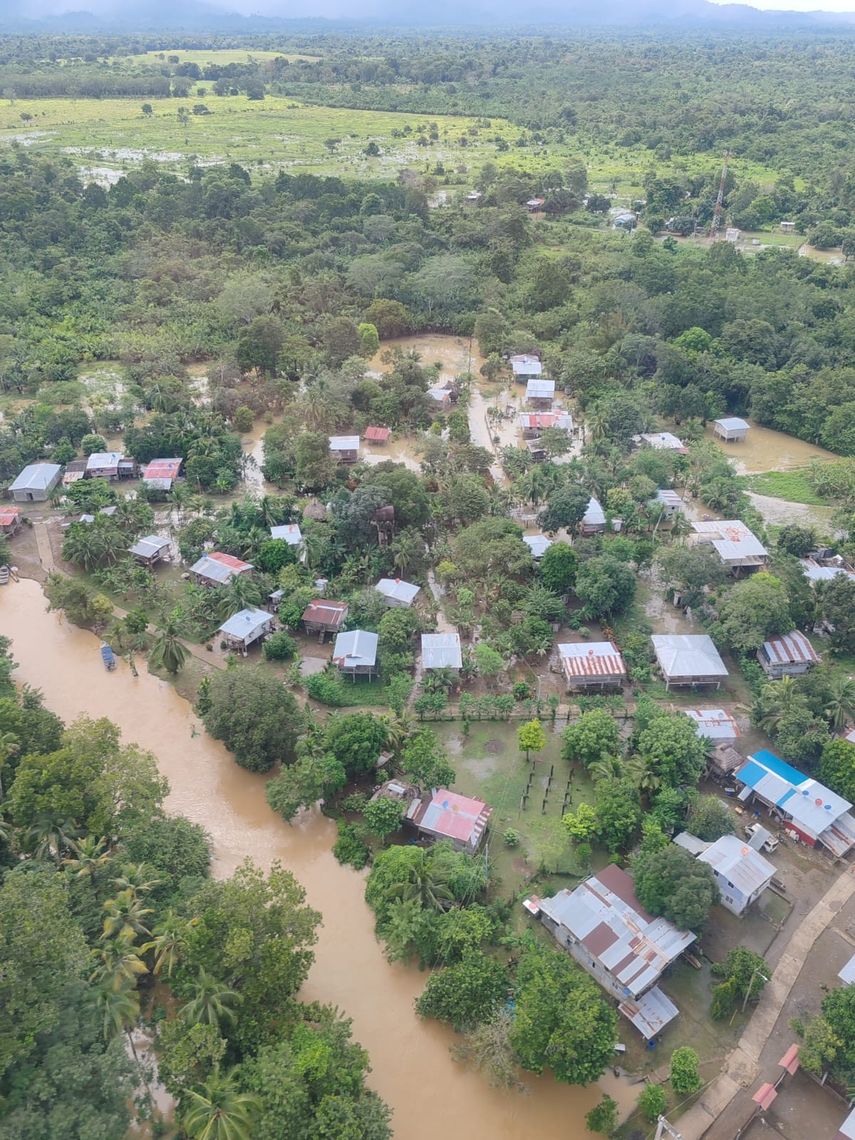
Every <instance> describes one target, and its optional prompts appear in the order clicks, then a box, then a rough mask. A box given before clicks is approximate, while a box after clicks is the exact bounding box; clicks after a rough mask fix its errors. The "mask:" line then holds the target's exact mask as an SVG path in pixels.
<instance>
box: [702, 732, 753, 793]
mask: <svg viewBox="0 0 855 1140" xmlns="http://www.w3.org/2000/svg"><path fill="white" fill-rule="evenodd" d="M744 763H745V757H744V756H743V755H742V753H741V752H738V751H737V750H736V749H735V748H734V747H733V745H732V744H731V743H729V742H728V741H721V742H720V743H719V744H716V746H715V748H713V750H712V752H711V753H710V754H709V756H708V757H707V775H708V776H709V777H710V779H712V780H718V781H719V783H722V782H723V781H725V780H730V779H731V777H732V776H733V773H734V772H735V771H736V770H737V768H741V767H742V765H743V764H744Z"/></svg>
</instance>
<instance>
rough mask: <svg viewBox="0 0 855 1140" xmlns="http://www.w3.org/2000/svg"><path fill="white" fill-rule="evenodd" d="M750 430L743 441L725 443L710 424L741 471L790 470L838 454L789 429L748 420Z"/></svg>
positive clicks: (716, 441)
mask: <svg viewBox="0 0 855 1140" xmlns="http://www.w3.org/2000/svg"><path fill="white" fill-rule="evenodd" d="M748 423H749V424H750V425H751V430H750V431H749V432H748V435H747V437H746V439H745V440H744V441H743V442H742V443H725V442H724V440H722V439H719V437H718V436H717V435H713V430H712V425H711V424H708V425H707V435H708V437H709V438H710V439H712V441H713V443H714V444H715V445H716V447H718V448H719V450H721V451H723V452H724V454H725V455H726V456H727V457H728V459H732V460H733V464H734V467H735V468H736V471H737V473H738V474H739V475H756V474H759V473H760V472H761V471H791V470H793V468H796V467H807V466H808V464H809V463H810V462H811V461H812V460H814V459H826V460H831V459H837V458H839V457H838V456H836V455H835V454H834V453H833V452H831V451H826V450H825V448H824V447H818V446H817V445H816V444H814V443H808V442H807V441H806V440H803V439H796V437H795V436H794V435H787V434H786V432H782V431H773V430H772V429H771V428H766V427H761V426H760V425H759V424H757V423H755V422H754V420H748Z"/></svg>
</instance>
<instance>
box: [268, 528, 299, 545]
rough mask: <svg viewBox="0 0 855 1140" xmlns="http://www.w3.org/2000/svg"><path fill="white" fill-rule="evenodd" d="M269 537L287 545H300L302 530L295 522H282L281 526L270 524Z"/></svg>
mask: <svg viewBox="0 0 855 1140" xmlns="http://www.w3.org/2000/svg"><path fill="white" fill-rule="evenodd" d="M270 537H271V538H278V539H280V540H281V541H282V542H287V543H288V545H289V546H302V544H303V532H302V531H301V530H300V527H299V526H298V524H297V523H284V524H283V525H282V526H272V527H271V528H270Z"/></svg>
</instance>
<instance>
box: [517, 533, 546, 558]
mask: <svg viewBox="0 0 855 1140" xmlns="http://www.w3.org/2000/svg"><path fill="white" fill-rule="evenodd" d="M523 542H524V543H525V544H526V546H527V547H528V548H529V550H530V551H531V556H532V558H533V559H534V560H535V562H539V561H540V560H541V558H543V556H544V554H546V552H547V550H549V548H550V546H552V539H551V538H547V537H546V535H545V534H524V535H523Z"/></svg>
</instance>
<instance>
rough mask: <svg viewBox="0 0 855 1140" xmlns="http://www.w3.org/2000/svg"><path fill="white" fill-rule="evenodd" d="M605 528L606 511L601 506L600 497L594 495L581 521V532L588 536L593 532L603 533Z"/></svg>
mask: <svg viewBox="0 0 855 1140" xmlns="http://www.w3.org/2000/svg"><path fill="white" fill-rule="evenodd" d="M605 529H606V512H605V511H604V510H603V508H602V507H601V506H600V501H599V499H595V498H593V497H592V498H591V499H590V500H589V502H588V507H587V509H586V511H585V513H584V515H583V516H582V521H581V522H580V523H579V534H581V535H583V536H585V537H588V536H590V535H592V534H602V533H603V531H604V530H605Z"/></svg>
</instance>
